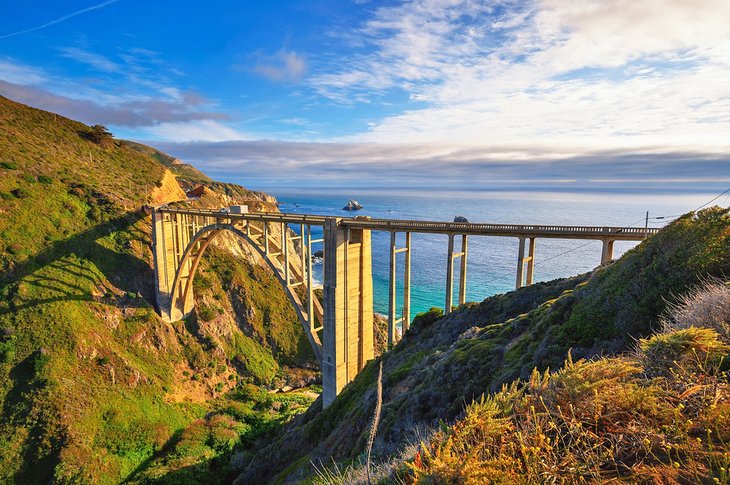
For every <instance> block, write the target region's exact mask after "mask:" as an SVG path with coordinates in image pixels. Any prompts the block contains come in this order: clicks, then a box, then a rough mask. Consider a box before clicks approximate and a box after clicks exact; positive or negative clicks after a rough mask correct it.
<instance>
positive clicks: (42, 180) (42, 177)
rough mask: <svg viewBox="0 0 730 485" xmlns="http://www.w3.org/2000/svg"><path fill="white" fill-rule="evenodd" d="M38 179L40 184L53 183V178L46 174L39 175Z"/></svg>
mask: <svg viewBox="0 0 730 485" xmlns="http://www.w3.org/2000/svg"><path fill="white" fill-rule="evenodd" d="M38 181H39V182H40V183H42V184H46V185H50V184H52V183H53V179H52V178H51V177H49V176H48V175H39V176H38Z"/></svg>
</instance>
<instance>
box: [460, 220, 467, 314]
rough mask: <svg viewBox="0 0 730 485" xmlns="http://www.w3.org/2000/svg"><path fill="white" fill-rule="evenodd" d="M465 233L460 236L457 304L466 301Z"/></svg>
mask: <svg viewBox="0 0 730 485" xmlns="http://www.w3.org/2000/svg"><path fill="white" fill-rule="evenodd" d="M467 237H468V236H467V235H466V234H464V235H462V236H461V268H460V269H459V305H463V304H464V303H466V257H467V252H468V247H467V244H468V243H467Z"/></svg>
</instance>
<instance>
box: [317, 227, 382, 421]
mask: <svg viewBox="0 0 730 485" xmlns="http://www.w3.org/2000/svg"><path fill="white" fill-rule="evenodd" d="M340 221H341V219H339V218H332V219H327V221H326V222H325V226H324V254H325V258H324V302H323V303H324V331H323V342H322V388H323V389H322V400H323V405H324V406H325V407H327V406H329V404H331V403H332V401H333V400H334V399H335V397H336V396H337V394H339V392H340V391H341V390H342V388H343V387H345V385H346V384H347V383H348V382H350V381H351V380H352V379H354V378H355V376H356V375H357V373H358V372H359V371H360V370H361V369H362V367H363V366H364V365H365V363H366V362H367V361H368V360H371V359H372V358H373V355H374V354H373V280H372V254H371V238H370V230H368V229H349V230H348V229H347V228H345V227H344V226H342V225H341V224H340Z"/></svg>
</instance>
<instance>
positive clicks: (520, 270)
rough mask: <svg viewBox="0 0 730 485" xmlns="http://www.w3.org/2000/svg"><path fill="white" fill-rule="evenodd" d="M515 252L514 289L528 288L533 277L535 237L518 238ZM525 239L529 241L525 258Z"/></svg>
mask: <svg viewBox="0 0 730 485" xmlns="http://www.w3.org/2000/svg"><path fill="white" fill-rule="evenodd" d="M519 239H520V245H519V249H518V250H517V278H516V282H515V289H520V288H522V287H523V286H530V285H531V284H532V281H533V277H534V275H535V239H536V238H535V237H520V238H519ZM525 239H529V240H530V243H529V254H528V255H527V256H525ZM525 264H527V278H526V279H525Z"/></svg>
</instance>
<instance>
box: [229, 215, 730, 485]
mask: <svg viewBox="0 0 730 485" xmlns="http://www.w3.org/2000/svg"><path fill="white" fill-rule="evenodd" d="M729 274H730V215H728V210H727V209H719V208H710V209H705V210H703V211H701V212H699V213H697V214H687V215H685V216H683V217H681V218H679V219H677V220H676V221H675V222H673V223H672V224H671V225H670V226H668V227H667V228H665V229H664V230H663V231H661V232H660V233H659V234H658V235H656V236H653V237H652V238H650V239H649V240H647V241H645V242H643V243H642V244H640V245H639V246H637V247H636V248H635V249H633V250H631V251H629V252H628V253H626V254H625V255H624V256H623V257H622V258H621V259H620V260H618V261H616V262H614V263H612V264H610V265H608V266H606V267H603V268H599V269H597V270H595V271H594V272H592V273H589V274H585V275H581V276H577V277H574V278H569V279H564V280H556V281H553V282H548V283H538V284H535V285H532V286H529V287H526V288H522V289H520V290H517V291H514V292H511V293H507V294H504V295H498V296H494V297H491V298H488V299H486V300H485V301H484V302H482V303H470V304H466V305H464V306H463V307H461V308H459V309H458V310H457V311H455V312H453V313H452V314H450V315H448V316H445V317H444V316H442V314H441V311H440V310H436V309H434V310H432V311H431V312H430V313H426V314H421V315H419V316H418V317H417V318H416V319H415V321H414V323H413V325H412V327H411V329H410V330H409V332H408V333H407V334H406V335H405V338H404V339H403V340H402V341H401V342H400V343H399V344H398V345H397V346H396V347H395V348H394V350H392V351H390V352H387V353H385V354H384V355H383V356H381V357H380V358H378V359H376V361H374V362H371V363H370V364H369V365H367V366H366V367H365V369H364V370H363V372H362V373H361V374H359V375H358V376H357V377H356V378H355V380H354V381H353V382H352V383H351V384H350V385H348V386H347V387H346V388H345V389H344V390H343V392H342V393H341V394H340V396H338V398H337V399H336V400H335V402H334V403H333V404H332V405H331V406H330V407H329V408H327V409H326V410H324V411H320V410H319V409H318V408H316V407H314V408H312V409H310V410H309V411H308V412H307V413H306V414H305V415H304V416H302V417H300V418H298V419H297V420H295V421H293V422H292V423H290V424H289V425H287V426H286V427H285V428H284V429H283V430H281V431H279V432H277V433H275V434H272V435H271V436H267V437H266V439H265V440H262V441H261V442H260V443H259V444H258V445H257V446H258V447H260V451H259V452H258V454H257V455H256V458H255V459H254V460H252V462H251V464H250V465H249V466H248V467H247V468H246V470H245V471H244V473H243V474H242V475H241V476H240V477H239V482H240V483H264V482H267V481H269V480H272V479H274V477H277V478H278V479H282V480H283V479H284V478H285V477H288V478H289V479H303V478H304V477H312V476H316V473H315V470H314V468H313V465H312V464H314V465H317V466H318V468H319V469H320V470H321V469H326V468H327V467H331V465H332V460H335V461H337V462H338V463H339V467H340V469H345V468H346V467H347V466H348V465H350V464H354V465H357V464H359V463H361V460H362V458H363V456H364V455H363V453H364V451H365V447H366V443H367V438H368V433H369V428H370V423H371V420H372V416H373V411H374V409H375V403H376V396H375V391H374V389H375V381H376V376H377V366H378V364H379V362H382V363H383V382H382V386H383V406H382V413H381V420H380V425H379V428H378V433H377V439H376V441H375V449H374V456H375V457H376V462H377V461H380V462H386V463H387V462H388V461H389V460H392V459H395V460H396V461H398V460H399V458H398V457H399V456H400V455H401V454H402V453H403V450H404V449H411V450H413V449H414V447H410V448H409V447H408V446H407V444H408V443H412V442H414V441H415V443H416V444H418V442H419V441H420V440H421V439H424V437H425V436H428V435H429V433H430V431H428V430H433V429H434V428H435V427H437V425H438V423H439V422H440V421H445V422H451V421H453V420H454V419H456V418H458V417H460V416H462V415H463V414H462V413H463V411H464V408H465V406H466V405H467V404H469V403H471V402H473V401H474V400H479V399H480V397H481V396H482V395H484V394H489V393H490V392H498V391H500V389H502V386H503V385H506V384H509V383H513V382H515V380H516V379H519V378H522V379H530V378H531V376H532V375H533V371H534V369H536V368H537V369H538V370H540V371H545V370H547V369H560V368H561V367H563V363H564V361H565V359H566V358H567V357H568V352H569V351H571V349H572V356H573V359H575V360H578V359H580V358H590V357H594V356H597V355H611V354H616V353H619V352H625V351H628V350H630V349H631V348H633V346H634V345H635V342H636V339H639V338H641V337H645V336H648V335H650V334H651V332H652V331H654V330H657V329H658V328H659V327H660V317H661V315H662V313H663V312H664V311H665V310H666V309H667V306H668V303H669V302H671V301H672V300H674V299H676V298H677V296H678V295H681V294H682V293H684V292H686V291H687V290H688V289H689V288H691V287H693V286H694V285H696V284H698V283H699V282H701V281H702V280H703V278H707V277H708V276H709V275H714V276H717V277H724V276H727V275H729ZM711 338H714V337H711ZM690 347H691V346H690ZM718 348H719V349H720V350H722V349H723V348H724V347H722V346H719V347H718ZM614 364H615V365H614ZM580 365H581V367H580V368H578V370H577V371H576V372H577V374H576V375H575V376H573V377H570V379H572V381H570V382H571V384H570V385H571V386H575V387H576V389H581V388H582V386H586V389H591V388H592V387H591V386H593V385H594V383H593V381H592V380H593V379H599V380H600V379H602V378H603V377H601V376H600V375H598V376H595V375H593V376H591V375H590V374H589V373H590V372H592V371H590V370H586V369H584V367H585V366H586V365H587V364H585V365H584V364H580ZM601 365H604V364H601ZM605 366H606V367H607V370H606V371H605V373H606V378H607V379H608V378H610V379H613V377H610V376H611V375H612V373H614V374H616V379H619V378H620V379H622V380H621V385H626V386H632V385H635V384H636V382H635V381H632V379H636V375H637V374H640V373H641V369H640V368H636V367H635V365H634V364H632V363H631V362H628V363H625V362H624V361H622V360H620V359H619V360H618V361H610V360H608V361H606V362H605ZM622 366H623V367H622ZM627 366H628V367H627ZM622 368H623V369H624V370H621V369H622ZM627 368H628V370H626V369H627ZM565 372H566V373H567V372H568V371H567V370H566V371H565ZM540 379H542V378H540ZM550 379H553V380H554V381H556V382H557V381H561V380H562V382H565V380H566V379H568V378H567V377H565V375H564V374H561V375H560V376H557V377H553V378H550ZM632 382H633V384H632ZM540 385H542V384H540ZM545 385H551V384H545ZM556 385H557V384H556ZM563 385H564V384H563ZM596 385H598V384H596ZM520 389H522V388H521V387H520ZM723 389H724V388H723ZM505 392H508V394H501V395H497V396H495V397H493V398H490V399H491V401H489V403H492V404H484V405H479V404H474V405H473V407H472V408H470V409H471V410H472V411H470V412H472V413H479V412H487V411H480V410H483V409H484V407H485V406H486V408H487V409H488V412H492V411H491V410H492V409H493V408H494V409H496V410H495V411H494V417H495V419H497V418H499V417H500V416H501V417H503V418H504V419H507V418H508V417H509V413H508V411H509V409H508V408H509V407H510V406H513V405H514V406H515V412H516V407H517V404H510V403H517V402H518V401H519V403H521V404H520V405H522V403H524V402H525V401H524V399H523V398H522V397H519V396H518V394H519V393H521V392H523V391H522V390H520V391H519V392H518V391H505ZM530 392H536V391H534V390H532V391H530ZM652 392H653V391H652ZM656 392H660V391H656ZM723 392H724V391H723ZM509 393H512V394H509ZM515 393H517V394H515ZM680 393H681V391H680V392H679V393H678V394H680ZM520 395H521V394H520ZM720 398H721V400H727V399H730V393H727V394H722V395H721V396H720ZM609 399H610V397H609ZM662 399H664V398H662ZM494 402H496V403H497V404H493V403H494ZM527 402H528V404H529V400H528V401H527ZM618 405H619V404H617V406H618ZM622 405H623V404H622ZM479 406H481V407H479ZM495 406H497V408H495ZM694 411H697V409H695V410H694ZM704 411H705V409H704V408H703V412H704ZM469 416H470V415H467V418H466V419H467V423H469V421H468V420H469V419H470V418H469ZM721 416H725V418H723V419H727V415H726V414H725V415H721ZM657 419H658V418H657ZM687 419H689V417H688V418H687ZM718 419H719V418H718ZM645 425H646V426H649V424H645ZM460 426H461V425H460ZM464 426H469V425H468V424H465V425H464ZM651 426H656V427H657V429H660V428H661V422H658V421H657V422H654V423H651ZM469 429H471V428H469ZM480 429H481V428H480ZM652 429H653V428H652ZM699 431H701V430H699ZM694 432H698V430H694V431H693V433H694ZM444 436H445V437H444V438H439V439H437V440H436V441H435V442H436V443H439V444H440V445H439V446H441V445H443V446H444V447H448V446H451V445H452V444H453V443H446V441H448V437H449V436H452V435H449V434H448V433H447V434H446V435H444ZM692 436H694V435H692ZM722 436H725V435H722ZM485 439H486V438H485ZM439 440H440V441H439ZM716 443H720V442H718V441H717V440H716ZM725 443H726V442H725ZM472 444H473V443H472ZM474 446H475V447H474V448H473V449H474V452H475V453H477V452H479V448H478V446H479V444H478V443H477V444H475V445H474ZM485 446H486V445H485ZM505 446H516V443H506V444H505ZM716 446H718V445H717V444H716ZM719 446H721V447H723V448H722V449H723V451H724V452H725V453H727V451H728V449H727V448H725V447H724V446H725V445H724V444H722V443H720V445H719ZM426 451H428V449H427V450H426ZM457 451H458V450H457ZM574 451H575V450H574ZM578 451H580V450H578ZM583 451H585V450H583ZM424 453H425V452H424ZM443 453H444V457H445V456H446V455H448V453H452V455H451V456H452V458H453V461H452V462H450V466H452V467H453V468H454V470H455V469H456V468H458V466H459V463H460V460H461V461H465V460H467V455H468V453H469V450H467V449H465V448H462V449H461V451H459V454H456V451H454V450H452V449H451V448H444V451H443ZM419 456H420V457H421V458H423V457H424V456H425V455H423V454H421V455H419ZM444 457H441V458H440V459H443V460H445V459H446V458H444ZM410 458H413V456H410ZM472 458H473V457H472ZM534 459H535V460H540V459H542V458H541V456H539V454H538V455H537V456H534ZM545 459H547V455H546V456H545ZM660 461H661V460H660ZM665 461H666V459H665ZM563 465H564V466H565V467H569V466H570V465H571V464H570V463H567V464H565V463H564V464H563ZM433 466H434V467H436V465H433ZM495 466H496V465H495ZM556 466H557V465H556ZM420 470H421V471H422V472H423V473H422V475H423V477H424V478H423V480H424V481H423V483H485V482H484V481H482V482H480V481H479V478H478V477H479V475H475V477H476V478H475V480H476V481H469V480H467V479H466V478H465V477H466V476H467V475H464V474H462V475H457V474H456V472H455V471H454V470H452V472H453V474H452V475H439V474H438V469H436V468H431V467H430V465H429V466H426V465H423V468H421V469H420ZM432 472H433V473H432ZM406 475H408V474H406ZM408 476H411V475H408ZM449 476H451V477H452V478H453V477H456V478H453V480H452V479H451V478H448V477H449ZM494 476H495V477H497V478H499V480H498V482H499V483H513V482H512V481H510V480H509V476H508V475H500V476H497V475H494ZM428 477H431V478H428ZM439 477H441V478H439ZM458 477H461V479H459V478H458ZM335 478H337V477H336V476H335ZM341 478H342V477H340V479H339V480H338V479H333V480H332V483H347V480H342V479H341ZM360 478H363V476H362V475H361V476H360ZM391 478H393V477H391ZM401 478H403V477H401ZM411 478H413V477H411ZM482 479H484V478H483V476H482ZM463 480H466V481H463ZM500 480H501V481H500ZM579 481H580V480H579ZM325 482H326V481H325ZM407 482H408V481H406V483H407ZM396 483H399V482H396Z"/></svg>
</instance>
